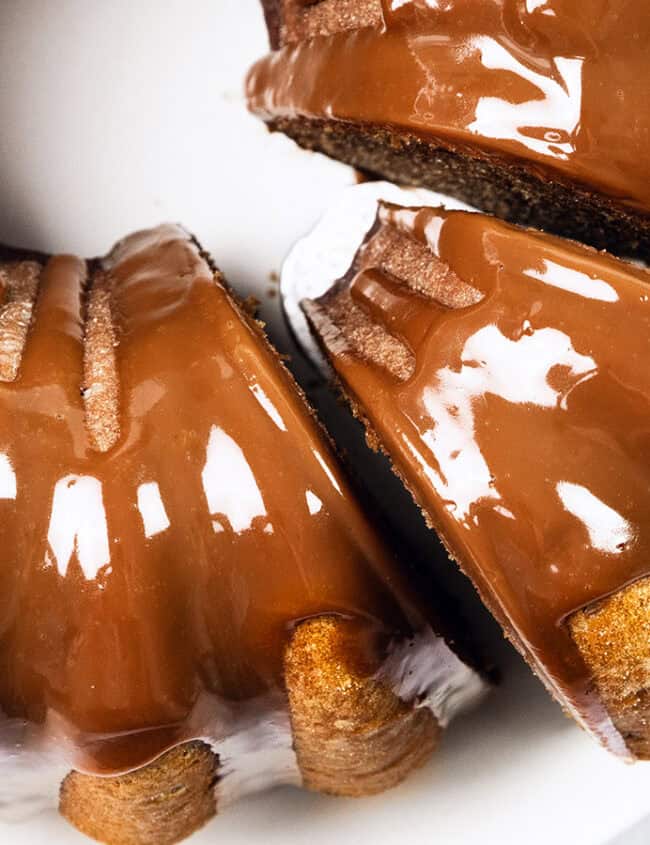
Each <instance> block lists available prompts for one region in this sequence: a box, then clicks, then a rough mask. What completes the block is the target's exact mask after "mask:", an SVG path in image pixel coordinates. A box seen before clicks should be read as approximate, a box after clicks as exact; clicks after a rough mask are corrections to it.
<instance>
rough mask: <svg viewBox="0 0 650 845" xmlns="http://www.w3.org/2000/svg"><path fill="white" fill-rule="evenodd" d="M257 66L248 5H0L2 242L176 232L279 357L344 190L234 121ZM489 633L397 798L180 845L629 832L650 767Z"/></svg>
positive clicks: (284, 803) (241, 826) (40, 831)
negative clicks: (481, 694)
mask: <svg viewBox="0 0 650 845" xmlns="http://www.w3.org/2000/svg"><path fill="white" fill-rule="evenodd" d="M265 49H266V38H265V32H264V28H263V24H262V17H261V12H260V10H259V8H258V3H257V0H165V2H162V3H161V2H160V0H111V2H98V0H56V2H52V0H1V2H0V186H1V192H0V193H1V196H2V206H1V207H0V240H2V241H5V242H13V243H16V244H24V245H30V246H33V247H38V248H40V249H43V250H57V251H64V250H69V251H75V252H80V253H83V254H87V255H92V254H99V253H103V252H105V251H106V250H107V249H108V247H110V245H111V244H112V242H113V241H114V240H116V239H117V238H119V237H120V236H122V235H123V234H125V233H127V232H129V231H130V230H132V229H136V228H139V227H144V226H149V225H151V224H153V223H156V222H158V221H160V220H181V221H182V222H184V223H185V225H186V226H188V227H189V228H191V229H193V230H194V231H195V232H196V234H197V235H198V236H199V238H200V239H201V240H202V241H203V243H204V244H205V245H206V247H208V248H209V249H210V250H211V251H212V252H213V253H214V255H215V257H216V259H217V262H218V263H219V264H220V265H221V267H222V268H223V269H224V270H225V271H226V273H227V274H228V276H229V278H230V280H231V282H232V283H233V284H234V285H235V287H236V288H237V289H238V290H239V291H241V292H242V293H243V294H248V293H256V294H257V296H258V298H260V299H261V301H262V311H263V314H264V315H265V316H266V317H267V319H269V321H270V324H271V329H272V334H273V336H274V339H275V340H276V342H277V343H278V344H279V345H281V346H282V347H283V348H284V349H287V348H288V346H287V339H286V335H285V332H284V330H283V328H282V326H281V324H280V321H279V319H278V300H277V297H275V298H271V297H270V296H269V295H268V291H269V289H272V288H273V285H272V284H271V283H270V281H269V274H270V273H271V272H272V271H278V270H279V269H280V265H281V262H282V259H283V258H284V256H285V255H286V253H287V252H288V250H289V248H290V246H291V245H292V243H293V242H294V241H295V240H296V239H297V238H298V237H300V236H301V235H303V234H304V233H305V232H307V231H308V230H309V229H310V228H311V226H312V225H313V224H314V222H315V221H316V220H317V218H318V217H319V216H320V215H321V214H322V213H323V211H324V210H325V209H326V208H327V207H328V205H329V204H330V203H332V202H333V201H334V200H335V199H336V198H337V196H338V195H339V194H340V190H341V188H342V187H343V186H345V185H348V184H350V183H351V182H352V181H353V175H352V173H351V171H349V170H348V169H347V168H345V167H342V166H340V165H337V164H335V163H332V162H329V161H326V160H325V159H323V158H321V157H318V156H312V155H308V154H304V153H300V152H299V151H297V150H296V149H295V148H294V147H293V146H292V145H291V144H290V143H289V142H288V141H286V140H285V139H284V138H281V137H270V136H268V135H267V133H266V132H265V130H264V128H263V127H262V126H261V125H259V124H258V123H257V122H256V121H255V120H254V119H253V118H252V117H250V116H248V115H247V114H246V112H245V109H244V106H243V99H242V96H241V83H242V78H243V74H244V72H245V70H246V68H247V67H248V65H249V64H250V63H251V61H252V60H253V59H255V58H256V57H257V56H258V55H260V54H261V53H262V52H264V51H265ZM486 631H487V633H486V636H487V637H488V639H494V640H495V643H493V644H492V646H491V647H492V648H493V649H495V651H496V659H497V662H498V663H499V665H500V666H501V668H502V669H503V671H504V674H505V682H504V684H503V686H502V687H501V688H500V689H499V690H498V691H497V692H495V693H494V694H493V695H492V697H491V698H490V699H489V700H488V701H487V702H486V704H485V706H484V707H483V708H482V709H481V710H480V711H478V712H476V713H474V714H472V715H470V716H468V717H465V718H463V719H462V720H459V721H458V722H456V723H454V724H453V726H452V727H451V729H450V730H449V732H448V734H447V735H446V737H445V739H444V743H443V748H442V751H441V753H440V754H438V756H437V757H436V758H435V760H433V761H432V762H431V764H430V765H429V766H427V767H426V768H425V769H424V770H423V771H421V772H420V773H418V774H417V775H416V776H414V777H413V778H411V780H410V781H409V782H408V783H406V784H405V785H404V786H402V787H400V788H399V789H397V790H395V791H394V792H392V793H390V794H388V795H384V796H379V797H377V798H372V799H366V800H360V801H349V800H340V799H331V798H325V797H320V796H315V795H309V794H307V793H304V792H300V791H297V790H290V789H286V790H277V791H275V792H272V793H269V794H266V795H262V796H259V797H255V798H251V799H248V800H245V801H243V802H241V803H239V804H238V805H236V806H235V807H233V808H232V809H230V810H229V811H228V812H227V813H226V814H224V816H223V817H222V818H218V819H217V820H215V822H214V823H213V824H211V825H209V826H208V827H207V828H206V829H205V830H204V831H202V832H201V833H199V834H197V835H196V836H195V837H194V838H193V839H192V840H191V841H192V842H193V843H196V845H199V843H208V842H213V841H215V842H219V841H220V842H227V843H229V845H243V843H250V842H253V841H258V840H259V841H264V843H265V845H275V843H278V845H286V842H287V841H290V842H291V843H292V845H303V843H304V845H321V843H322V845H325V843H327V845H331V843H332V842H337V843H340V845H353V843H364V845H365V843H369V842H372V843H374V845H393V844H394V845H398V843H399V845H402V843H409V845H420V843H422V845H424V843H430V842H439V843H445V845H448V843H458V845H478V843H481V845H508V843H512V845H520V843H521V842H523V841H525V842H526V843H527V845H542V843H544V845H548V843H560V845H564V843H569V842H571V843H577V845H603V844H604V843H605V842H606V841H607V840H608V839H609V838H610V837H612V836H614V835H615V834H617V833H620V832H621V831H623V830H624V829H625V828H627V827H628V826H631V825H632V824H634V823H635V822H636V821H638V820H639V819H641V817H642V816H643V815H644V813H645V812H646V811H647V808H648V795H649V794H650V764H648V765H647V766H644V765H637V766H634V767H630V766H626V765H624V764H622V763H620V762H618V761H617V760H615V759H612V758H610V757H609V756H608V755H607V754H606V753H605V752H604V751H602V750H601V749H600V748H598V747H597V746H596V745H595V744H594V743H592V742H591V740H589V739H588V738H587V737H586V736H583V735H582V734H581V732H580V730H579V729H578V728H576V727H575V726H574V725H573V724H572V723H571V722H569V721H568V720H566V719H565V718H564V717H563V716H562V714H561V712H560V710H559V708H558V707H557V706H556V705H554V704H553V703H552V702H551V701H550V700H549V699H548V698H547V696H546V693H545V692H544V691H543V689H542V688H541V686H540V685H539V684H538V683H537V682H536V681H535V680H534V679H533V678H532V676H531V675H530V674H529V672H528V671H527V670H526V669H525V667H523V666H522V665H521V663H520V661H519V660H518V658H516V657H515V656H514V655H513V654H512V653H511V652H510V650H509V648H508V647H506V646H505V645H502V644H500V643H498V637H495V636H494V628H493V627H491V626H489V625H488V626H487V627H486ZM1 776H2V773H1V772H0V777H1ZM83 841H86V840H84V838H83V837H81V836H79V835H78V834H76V833H74V832H72V831H71V830H70V829H69V828H68V827H67V826H66V825H65V824H64V823H63V822H62V821H60V820H59V819H58V818H57V817H56V815H55V814H51V815H45V816H42V817H39V818H37V819H34V820H32V821H30V822H27V823H22V824H20V825H17V826H8V825H0V842H2V843H8V844H9V843H10V845H27V843H43V842H48V843H49V845H64V843H65V845H68V843H70V845H72V843H75V842H83Z"/></svg>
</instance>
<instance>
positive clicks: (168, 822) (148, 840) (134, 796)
mask: <svg viewBox="0 0 650 845" xmlns="http://www.w3.org/2000/svg"><path fill="white" fill-rule="evenodd" d="M217 766H218V760H217V758H216V756H215V755H214V754H213V753H212V751H211V750H210V748H209V747H208V746H207V745H205V744H203V743H200V742H192V743H187V744H185V745H183V746H180V747H178V748H174V749H172V750H171V751H168V752H167V753H166V754H164V755H163V756H162V757H160V758H159V759H158V760H156V761H155V762H153V763H151V764H150V765H149V766H146V767H145V768H143V769H139V770H138V771H136V772H133V773H132V774H127V775H123V776H121V777H93V776H90V775H82V774H79V773H78V772H71V773H70V774H69V775H68V776H67V777H66V779H65V780H64V781H63V784H62V786H61V797H60V811H61V813H62V815H64V816H65V817H66V818H67V819H68V821H70V822H72V824H73V825H75V827H77V828H78V829H79V830H80V831H81V832H82V833H85V834H86V835H87V836H91V837H92V838H93V839H96V840H98V841H99V842H106V843H109V845H167V843H172V842H179V841H180V840H181V839H184V838H185V837H186V836H189V835H190V834H191V833H192V832H193V831H195V830H197V829H198V828H199V827H201V826H202V825H203V824H205V822H206V821H208V819H210V818H211V817H212V816H213V815H214V814H215V813H216V808H217V805H216V798H215V790H214V785H215V782H216V778H217Z"/></svg>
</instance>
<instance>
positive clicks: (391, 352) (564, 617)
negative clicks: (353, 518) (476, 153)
mask: <svg viewBox="0 0 650 845" xmlns="http://www.w3.org/2000/svg"><path fill="white" fill-rule="evenodd" d="M304 308H305V310H306V313H307V315H308V318H309V320H310V321H311V325H312V328H313V331H314V333H315V335H316V336H317V338H318V340H319V341H320V343H321V345H322V347H323V349H324V351H325V352H326V354H327V356H328V358H329V360H330V362H331V364H332V366H333V368H334V370H335V373H336V376H337V377H338V380H339V381H340V384H341V386H342V388H343V391H344V392H345V394H346V395H347V397H348V398H349V400H350V402H351V404H352V407H353V410H354V412H355V413H356V414H357V416H358V417H359V418H360V419H361V420H362V421H363V422H364V423H365V425H366V427H367V432H368V440H369V443H370V445H371V446H373V447H374V448H382V449H383V450H385V451H386V453H387V454H388V455H389V456H390V458H391V460H392V462H393V466H394V469H395V471H396V473H397V474H398V475H399V476H400V477H401V479H402V480H403V482H404V483H405V485H406V486H407V487H408V489H409V490H410V491H411V493H412V494H413V497H414V499H415V501H416V502H417V503H418V504H419V506H420V507H421V509H422V511H423V514H424V516H425V518H426V520H427V522H428V524H429V525H430V527H432V528H434V529H435V530H436V531H437V532H438V534H439V535H440V537H441V538H442V540H443V542H444V543H445V545H446V547H447V549H448V551H449V553H450V555H451V557H452V558H454V559H455V560H456V561H457V562H458V564H459V565H460V567H461V568H462V569H463V571H464V572H465V573H466V574H467V575H468V576H469V577H470V578H471V579H472V581H473V582H474V584H475V586H476V588H477V589H478V591H479V593H480V595H481V597H482V598H483V600H484V602H485V604H486V605H487V606H488V607H489V609H490V610H491V611H492V613H493V614H494V615H495V616H496V618H497V619H498V620H499V621H500V623H501V624H502V626H503V628H504V631H505V633H506V636H507V637H508V638H509V639H510V640H511V641H512V642H513V644H514V645H515V646H516V647H517V648H518V649H519V651H520V652H521V653H522V654H523V656H524V657H525V658H526V660H527V661H528V662H529V664H530V665H531V667H532V668H533V670H534V671H535V672H536V673H537V675H538V676H539V677H540V678H541V679H542V681H543V682H544V683H545V684H546V686H547V688H548V689H549V691H550V692H551V693H552V694H553V695H554V696H555V697H556V698H557V700H558V701H559V702H560V703H561V704H562V705H563V707H564V708H565V710H566V711H567V712H569V713H570V714H572V715H573V716H574V717H575V718H576V719H577V720H578V721H579V722H580V724H581V725H582V726H583V727H585V728H586V729H588V730H589V731H591V732H592V733H594V734H595V735H596V736H597V737H598V738H599V739H600V740H601V742H602V743H604V744H605V745H606V746H607V747H608V748H609V749H610V750H611V751H613V752H615V753H617V754H620V755H622V756H625V757H628V758H638V759H650V691H649V690H650V577H649V576H650V370H649V368H648V366H647V361H648V359H649V357H650V275H649V274H648V273H647V272H646V271H644V270H641V269H637V268H635V267H633V266H630V265H627V264H625V263H624V262H621V261H618V260H616V259H614V258H612V257H611V256H608V255H607V254H605V253H602V254H599V253H597V252H595V251H594V250H591V249H589V248H588V247H583V246H581V245H579V244H576V243H573V242H570V241H562V240H561V239H559V238H556V237H553V236H551V235H544V234H542V233H539V232H534V231H527V230H524V229H518V228H515V227H513V226H511V225H509V224H506V223H503V222H500V221H498V220H496V219H494V218H490V217H487V216H484V215H481V214H472V213H468V212H460V211H455V212H449V211H445V210H443V209H440V208H433V209H432V208H429V209H417V208H415V209H409V208H401V207H398V206H392V205H381V206H380V209H379V213H378V217H377V220H376V223H375V225H374V227H373V229H372V230H371V231H370V233H369V234H368V236H367V238H366V240H365V242H364V244H363V246H362V247H361V249H360V250H359V252H358V254H357V257H356V259H355V262H354V264H353V266H352V268H351V270H350V272H349V273H348V274H347V275H346V276H345V277H344V278H343V279H342V280H341V281H340V282H338V283H337V284H335V285H334V287H333V288H332V289H331V290H330V291H329V292H328V293H326V294H325V295H324V296H322V297H321V298H319V299H318V300H316V301H307V302H306V303H305V305H304Z"/></svg>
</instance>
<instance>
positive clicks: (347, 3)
mask: <svg viewBox="0 0 650 845" xmlns="http://www.w3.org/2000/svg"><path fill="white" fill-rule="evenodd" d="M262 5H263V7H264V12H265V15H266V22H267V27H268V30H269V35H270V39H271V46H272V48H273V49H276V48H278V47H279V46H281V45H282V44H289V43H292V42H295V41H303V40H304V39H305V38H313V37H315V36H317V35H332V34H333V33H335V32H340V31H342V30H350V29H359V28H360V27H362V26H378V25H379V24H380V23H381V22H382V10H381V0H262Z"/></svg>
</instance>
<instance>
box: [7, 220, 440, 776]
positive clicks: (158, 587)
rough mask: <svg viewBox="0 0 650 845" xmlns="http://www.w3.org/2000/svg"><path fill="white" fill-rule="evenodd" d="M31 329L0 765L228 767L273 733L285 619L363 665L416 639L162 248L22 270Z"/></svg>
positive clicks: (163, 236)
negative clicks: (28, 760)
mask: <svg viewBox="0 0 650 845" xmlns="http://www.w3.org/2000/svg"><path fill="white" fill-rule="evenodd" d="M97 291H99V294H101V295H99V294H98V293H97ZM93 298H94V299H93ZM93 301H95V306H92V303H93ZM33 311H34V313H33V315H32V320H31V325H30V327H29V331H28V334H27V337H26V342H25V344H24V349H23V350H22V357H21V360H20V363H19V367H18V372H17V377H16V378H15V379H13V380H10V379H5V380H0V549H1V550H2V551H1V552H0V705H1V709H2V711H3V712H4V717H3V718H4V720H5V722H4V727H3V718H0V741H2V738H3V737H5V736H6V735H7V731H8V730H9V726H11V728H12V730H11V731H10V732H9V735H10V736H12V737H14V740H15V737H16V726H17V725H18V726H19V728H20V730H19V731H18V745H21V744H22V745H23V746H24V747H25V748H26V749H32V750H33V749H36V750H38V749H39V748H41V747H42V748H46V749H50V748H51V743H54V745H55V747H56V748H58V749H60V752H61V754H66V755H68V756H66V758H65V760H66V762H67V763H68V764H69V768H75V769H78V770H80V771H85V772H91V773H97V772H100V773H101V772H118V771H125V770H127V769H130V768H132V767H136V766H138V765H140V764H143V763H144V762H146V761H148V760H150V759H152V758H153V757H155V756H156V755H158V754H160V753H161V752H163V751H164V750H166V749H167V748H169V747H171V746H173V745H174V744H176V743H180V742H184V741H187V740H192V739H206V740H207V741H209V742H211V743H213V744H214V745H215V747H216V748H217V750H218V751H219V753H220V757H221V756H222V754H223V757H222V762H224V761H225V762H226V764H227V766H226V768H228V766H230V768H233V767H235V768H236V766H237V760H236V759H235V760H234V762H233V760H231V759H230V760H229V754H233V753H234V756H235V758H236V753H235V752H233V751H232V747H233V741H234V740H233V737H234V738H235V739H236V738H237V736H238V735H239V734H244V733H245V732H246V730H247V729H248V727H250V725H251V724H253V726H255V725H257V726H258V729H259V730H260V731H262V734H263V735H264V736H267V735H268V736H271V738H272V739H273V736H274V731H280V732H281V731H282V730H285V728H281V727H278V726H277V711H278V710H279V711H280V712H284V713H285V715H286V713H287V702H286V694H285V692H284V682H283V677H282V666H283V653H284V649H285V647H286V644H287V641H288V638H289V634H290V632H291V630H292V628H293V626H294V625H295V623H297V622H298V621H299V620H303V619H306V618H309V617H312V616H315V615H321V614H335V615H342V616H345V617H346V618H350V619H352V620H356V623H357V624H358V626H359V631H360V636H359V639H358V645H359V648H363V645H362V644H363V643H364V642H365V643H366V644H367V649H368V650H369V653H372V655H373V660H377V659H379V658H380V656H381V655H383V654H384V651H385V650H386V649H387V648H388V647H389V645H390V643H392V642H397V641H399V640H400V639H401V638H403V637H406V636H408V635H410V634H411V633H414V632H416V631H419V630H420V629H426V628H427V626H426V625H425V623H424V622H423V618H422V616H420V615H419V614H418V613H417V612H416V611H415V610H414V609H413V606H412V605H411V603H410V599H409V598H408V597H407V593H406V592H405V590H403V589H402V586H401V584H400V580H399V575H398V574H397V572H396V569H395V565H394V561H393V559H392V557H391V556H390V555H389V553H388V551H387V550H386V547H385V546H384V545H383V544H382V542H381V541H380V539H379V538H378V536H377V534H376V533H375V532H374V530H373V529H372V528H371V526H370V524H369V522H368V521H367V520H366V518H365V517H364V516H363V514H362V512H361V510H360V508H359V506H358V504H357V503H356V502H355V499H354V497H353V495H352V493H351V490H350V488H349V486H348V483H347V482H346V480H345V478H344V476H343V475H342V473H341V471H340V469H339V466H338V464H337V462H336V460H335V459H334V456H333V454H332V452H331V450H330V448H329V445H328V444H327V443H326V441H325V438H324V437H323V435H322V432H321V430H320V428H319V427H318V424H317V423H316V422H315V420H314V419H313V417H312V416H311V414H310V413H309V411H308V410H307V408H306V406H305V404H304V402H303V400H302V397H301V396H300V394H299V393H298V391H297V390H296V389H295V386H294V385H293V383H292V382H291V381H290V379H289V376H288V375H287V374H286V372H285V371H284V369H283V368H282V366H281V365H280V364H279V362H278V360H277V358H276V356H275V355H274V353H273V352H272V350H271V349H270V347H269V346H268V345H267V344H266V342H265V341H264V340H263V338H262V337H261V333H260V330H259V328H258V327H257V325H256V324H254V323H253V321H251V320H248V319H247V318H245V317H244V316H242V314H241V312H240V311H239V310H238V309H237V308H236V306H235V305H234V303H233V301H232V299H231V298H230V295H229V294H228V293H227V292H226V290H225V289H224V287H223V286H222V285H221V283H220V281H219V276H218V274H217V275H216V276H215V273H214V272H213V271H212V269H211V267H210V266H209V264H208V263H207V261H206V259H205V258H204V257H203V256H202V254H201V252H200V251H199V249H198V247H197V246H196V245H195V243H194V242H193V241H192V240H191V239H190V238H189V237H188V236H187V235H186V234H185V233H184V232H183V231H182V230H180V229H178V228H177V227H174V226H166V227H161V228H159V229H156V230H152V231H150V232H144V233H140V234H136V235H133V236H131V237H129V238H128V239H126V240H125V241H123V242H122V243H121V244H119V245H118V246H117V247H116V248H115V250H114V251H113V252H112V253H111V255H109V257H108V258H107V259H105V260H103V261H98V262H90V263H86V262H84V261H82V260H80V259H77V258H74V257H69V256H58V257H54V258H51V259H49V260H48V259H44V260H43V266H42V271H41V273H40V279H39V290H38V295H37V299H36V304H35V307H34V309H33ZM84 374H85V376H86V377H88V374H91V376H92V378H94V379H96V380H97V383H92V384H89V383H86V384H84V377H85V376H84ZM89 397H90V398H92V397H94V399H95V400H96V401H89ZM414 651H417V649H414ZM260 726H261V727H260ZM257 736H258V739H257V740H256V743H257V745H259V746H262V745H263V744H264V741H263V740H262V739H260V735H259V734H258V735H257ZM225 739H228V740H229V741H230V745H229V746H228V749H226V748H225V747H224V749H223V752H222V751H221V750H219V742H221V741H222V740H225ZM283 742H286V750H287V753H292V752H291V735H290V731H289V729H288V716H287V719H286V736H285V737H284V739H283ZM275 744H276V745H277V744H278V740H277V737H276V738H275ZM254 745H255V743H254ZM257 745H256V746H255V748H257ZM270 745H271V746H273V745H274V742H273V741H270ZM12 747H13V746H12ZM255 748H254V749H253V750H255ZM0 750H1V749H0ZM249 750H250V749H249ZM289 779H290V777H289Z"/></svg>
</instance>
